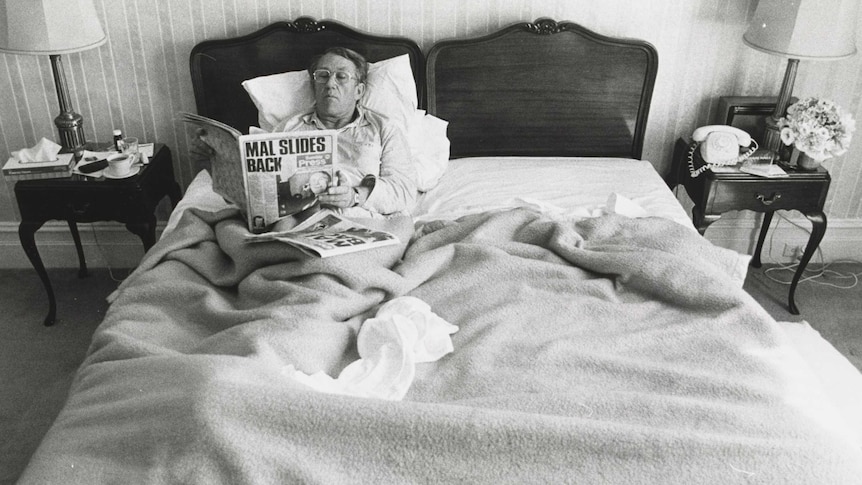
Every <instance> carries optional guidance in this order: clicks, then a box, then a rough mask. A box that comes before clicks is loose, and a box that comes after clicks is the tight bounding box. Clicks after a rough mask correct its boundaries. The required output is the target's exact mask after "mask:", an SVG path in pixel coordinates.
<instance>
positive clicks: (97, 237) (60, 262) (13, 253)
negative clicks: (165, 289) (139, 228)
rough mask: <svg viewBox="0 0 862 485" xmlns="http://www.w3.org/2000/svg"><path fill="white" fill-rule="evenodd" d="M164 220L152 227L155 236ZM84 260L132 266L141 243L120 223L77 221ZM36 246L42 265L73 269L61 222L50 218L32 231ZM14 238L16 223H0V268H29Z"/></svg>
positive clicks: (75, 263)
mask: <svg viewBox="0 0 862 485" xmlns="http://www.w3.org/2000/svg"><path fill="white" fill-rule="evenodd" d="M164 226H165V223H164V222H161V223H159V224H158V225H157V228H156V238H158V237H159V236H160V235H161V233H162V230H163V229H164ZM78 232H79V233H80V235H81V246H82V247H83V248H84V259H85V260H86V263H87V266H88V267H90V268H134V267H135V266H137V265H138V263H139V262H140V261H141V257H142V256H143V255H144V245H143V243H142V242H141V239H140V238H139V237H138V236H135V235H134V234H132V233H130V232H129V231H128V230H126V227H125V226H124V225H123V224H119V223H112V222H97V223H92V224H78ZM36 247H37V248H38V249H39V256H40V257H41V258H42V263H43V264H44V265H45V267H46V268H76V267H78V255H77V252H76V251H75V243H74V241H72V235H71V234H70V233H69V226H68V225H67V224H66V223H65V222H59V221H51V222H48V223H46V224H45V225H44V226H42V227H41V228H40V229H39V230H38V231H37V232H36ZM32 267H33V265H32V264H30V260H29V259H27V255H26V254H25V253H24V249H23V248H22V247H21V242H20V240H19V239H18V224H17V223H14V222H4V223H0V268H2V269H11V268H32Z"/></svg>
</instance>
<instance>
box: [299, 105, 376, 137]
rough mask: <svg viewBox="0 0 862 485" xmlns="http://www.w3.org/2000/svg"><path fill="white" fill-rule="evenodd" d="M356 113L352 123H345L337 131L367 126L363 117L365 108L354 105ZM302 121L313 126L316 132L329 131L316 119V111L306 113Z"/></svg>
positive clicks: (365, 118)
mask: <svg viewBox="0 0 862 485" xmlns="http://www.w3.org/2000/svg"><path fill="white" fill-rule="evenodd" d="M356 111H357V113H358V115H357V116H356V118H354V119H353V121H351V122H350V123H347V124H346V125H344V126H342V127H341V128H339V129H338V131H343V130H346V129H348V128H353V127H358V126H365V125H367V124H368V118H367V117H366V116H365V108H364V107H362V106H361V105H358V104H357V105H356ZM302 121H303V122H304V123H306V124H309V125H314V127H315V128H317V129H318V130H327V129H329V128H327V127H326V126H325V125H324V124H323V122H322V121H320V118H318V117H317V112H316V111H312V112H311V113H308V114H307V115H305V116H303V117H302Z"/></svg>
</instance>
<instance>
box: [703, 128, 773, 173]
mask: <svg viewBox="0 0 862 485" xmlns="http://www.w3.org/2000/svg"><path fill="white" fill-rule="evenodd" d="M691 139H692V143H691V148H689V150H688V170H689V172H691V176H692V178H694V177H697V176H698V175H700V174H701V173H703V172H704V171H706V170H707V169H712V167H720V166H724V165H736V164H737V163H739V162H742V161H743V160H746V159H747V158H749V157H751V155H753V154H754V152H755V151H757V142H756V141H754V140H752V139H751V136H749V134H748V133H746V132H744V131H742V130H740V129H739V128H734V127H732V126H727V125H708V126H701V127H700V128H698V129H696V130H694V133H692V135H691ZM698 146H699V147H700V156H701V158H703V161H704V165H703V166H702V167H700V168H698V169H697V170H695V168H694V160H693V158H694V151H695V149H697V147H698ZM740 147H747V148H748V150H746V151H745V152H744V153H742V154H741V155H740V153H739V150H740Z"/></svg>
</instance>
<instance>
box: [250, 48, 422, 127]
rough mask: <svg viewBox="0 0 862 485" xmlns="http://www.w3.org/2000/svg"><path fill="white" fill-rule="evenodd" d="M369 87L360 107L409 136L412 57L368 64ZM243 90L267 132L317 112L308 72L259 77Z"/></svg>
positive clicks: (412, 98)
mask: <svg viewBox="0 0 862 485" xmlns="http://www.w3.org/2000/svg"><path fill="white" fill-rule="evenodd" d="M366 85H367V89H366V91H365V94H364V95H363V97H362V100H360V104H361V105H363V106H365V107H366V108H368V109H371V110H374V111H377V112H378V113H381V114H383V115H385V116H388V117H389V118H390V119H392V120H393V121H394V122H395V123H398V125H399V126H401V127H402V129H403V130H404V131H405V132H406V131H407V125H408V121H409V120H410V117H411V116H413V113H414V112H415V111H416V108H417V106H418V102H417V98H416V82H415V81H414V79H413V70H412V69H411V68H410V56H409V55H407V54H404V55H401V56H398V57H393V58H391V59H386V60H383V61H379V62H373V63H369V64H368V79H366ZM242 87H243V88H245V90H246V92H247V93H248V95H249V96H250V97H251V100H252V102H254V105H255V106H256V107H257V111H258V123H259V124H260V127H261V128H262V129H264V130H266V131H272V130H273V128H274V127H275V126H276V125H277V124H278V122H280V121H283V120H285V119H287V118H290V117H292V116H296V115H298V114H302V113H308V112H310V111H311V110H312V109H313V108H314V88H313V87H312V83H311V76H309V74H308V71H291V72H284V73H281V74H272V75H269V76H260V77H256V78H254V79H248V80H246V81H243V83H242Z"/></svg>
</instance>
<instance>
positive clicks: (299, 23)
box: [288, 17, 326, 34]
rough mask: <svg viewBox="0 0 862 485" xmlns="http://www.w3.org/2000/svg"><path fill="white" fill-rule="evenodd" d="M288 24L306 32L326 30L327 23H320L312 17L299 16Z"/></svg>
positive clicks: (296, 29) (297, 30)
mask: <svg viewBox="0 0 862 485" xmlns="http://www.w3.org/2000/svg"><path fill="white" fill-rule="evenodd" d="M288 25H289V26H290V27H292V28H293V29H294V30H295V31H296V32H301V33H304V34H308V33H313V32H320V31H322V30H326V24H323V23H320V22H318V21H317V20H314V19H313V18H311V17H299V18H298V19H296V20H294V21H293V22H289V23H288Z"/></svg>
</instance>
